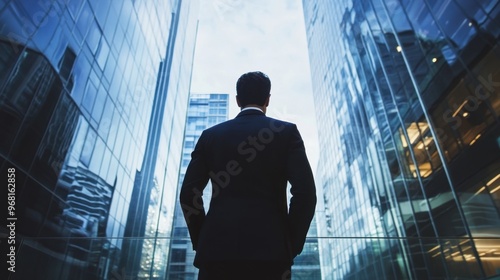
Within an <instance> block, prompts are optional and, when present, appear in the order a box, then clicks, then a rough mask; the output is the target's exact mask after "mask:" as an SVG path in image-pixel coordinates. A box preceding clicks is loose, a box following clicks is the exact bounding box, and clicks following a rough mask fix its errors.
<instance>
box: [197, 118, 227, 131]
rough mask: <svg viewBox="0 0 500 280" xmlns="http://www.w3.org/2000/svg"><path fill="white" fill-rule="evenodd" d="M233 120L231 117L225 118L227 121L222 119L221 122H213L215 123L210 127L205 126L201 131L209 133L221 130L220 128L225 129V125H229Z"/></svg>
mask: <svg viewBox="0 0 500 280" xmlns="http://www.w3.org/2000/svg"><path fill="white" fill-rule="evenodd" d="M233 121H234V120H233V119H231V120H227V121H223V122H221V123H218V124H215V125H213V126H211V127H209V128H207V129H205V130H204V131H203V133H208V134H210V133H212V132H214V131H218V130H221V129H226V128H227V127H229V126H231V124H232V122H233Z"/></svg>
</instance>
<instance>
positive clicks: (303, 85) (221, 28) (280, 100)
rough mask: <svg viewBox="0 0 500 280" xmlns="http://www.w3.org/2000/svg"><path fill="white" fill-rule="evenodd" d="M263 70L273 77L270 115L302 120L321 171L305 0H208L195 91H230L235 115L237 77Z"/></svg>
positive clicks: (309, 149)
mask: <svg viewBox="0 0 500 280" xmlns="http://www.w3.org/2000/svg"><path fill="white" fill-rule="evenodd" d="M250 71H262V72H264V73H266V74H267V75H268V76H269V78H270V79H271V101H270V104H269V107H268V109H267V115H268V116H270V117H274V118H278V119H282V120H285V121H289V122H293V123H296V124H297V126H298V128H299V131H300V133H301V134H302V138H303V139H304V142H305V145H306V151H307V155H308V157H309V161H310V163H311V166H312V168H313V171H315V170H316V165H317V161H318V154H319V148H318V141H317V129H316V119H315V116H314V104H313V99H312V88H311V77H310V72H309V59H308V53H307V42H306V35H305V27H304V18H303V13H302V3H301V1H300V0H272V1H269V0H252V1H245V0H203V1H201V9H200V21H199V26H198V38H197V42H196V52H195V61H194V69H193V79H192V84H191V90H192V92H197V93H229V95H230V107H229V117H230V118H234V117H235V116H236V115H237V114H238V112H239V108H238V107H237V106H236V101H235V96H236V81H237V80H238V78H239V77H240V76H241V74H243V73H246V72H250Z"/></svg>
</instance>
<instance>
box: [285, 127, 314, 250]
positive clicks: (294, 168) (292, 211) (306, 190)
mask: <svg viewBox="0 0 500 280" xmlns="http://www.w3.org/2000/svg"><path fill="white" fill-rule="evenodd" d="M287 178H288V181H289V182H290V184H291V186H292V187H291V189H290V193H291V195H292V197H291V199H290V207H289V211H288V222H289V226H290V232H291V237H292V240H291V241H292V251H293V252H292V253H293V256H296V255H298V254H300V252H302V249H303V247H304V243H305V240H306V235H307V231H308V230H309V226H310V224H311V221H312V219H313V217H314V211H315V208H316V186H315V183H314V177H313V173H312V170H311V166H310V165H309V161H308V159H307V155H306V151H305V148H304V142H303V141H302V137H301V136H300V133H299V131H298V130H297V126H296V125H293V127H292V132H291V138H290V142H289V148H288V159H287Z"/></svg>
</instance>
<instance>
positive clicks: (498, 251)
mask: <svg viewBox="0 0 500 280" xmlns="http://www.w3.org/2000/svg"><path fill="white" fill-rule="evenodd" d="M302 3H303V6H304V16H305V24H306V32H307V40H308V46H309V55H310V64H311V75H312V83H313V93H314V99H315V106H316V114H317V120H318V128H319V132H318V133H319V142H320V149H321V153H320V154H321V159H320V161H319V165H318V170H317V184H318V192H319V194H320V196H319V203H318V212H317V213H316V216H317V219H318V236H319V240H318V242H319V244H320V246H319V247H320V260H321V268H322V271H321V272H322V277H323V279H498V278H499V277H500V269H499V268H500V118H499V117H500V95H499V93H500V90H499V89H500V87H499V86H500V70H499V69H500V68H499V67H498V65H500V44H499V42H500V41H499V38H500V37H499V36H500V3H499V1H493V0H484V1H480V0H467V1H466V0H448V1H428V0H419V1H407V0H360V1H319V0H316V1H305V0H303V1H302ZM319 213H321V214H322V215H319Z"/></svg>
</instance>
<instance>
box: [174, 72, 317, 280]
mask: <svg viewBox="0 0 500 280" xmlns="http://www.w3.org/2000/svg"><path fill="white" fill-rule="evenodd" d="M270 91H271V81H270V80H269V78H268V77H267V76H266V75H265V74H264V73H262V72H249V73H246V74H243V75H242V76H241V77H240V78H239V79H238V82H237V83H236V94H237V95H236V101H237V103H238V106H239V107H240V108H241V112H240V113H239V114H238V116H236V118H234V119H232V120H229V121H227V122H224V123H221V124H218V125H216V126H213V127H211V128H209V129H207V130H205V131H203V133H202V134H201V136H200V139H199V140H198V143H197V144H196V147H195V149H194V151H193V152H192V154H191V162H190V163H189V166H188V168H187V171H186V175H185V177H184V181H183V184H182V189H181V194H180V201H181V205H182V209H183V213H184V218H185V219H186V223H187V225H188V229H189V234H190V237H191V242H192V244H193V249H194V250H196V257H195V261H194V265H195V266H196V267H198V268H199V269H200V270H199V278H198V279H201V280H205V279H216V280H224V279H231V280H241V279H252V280H264V279H280V280H281V279H290V278H291V265H292V264H293V258H294V257H295V256H296V255H298V254H300V252H301V251H302V248H303V246H304V242H305V238H306V234H307V231H308V229H309V225H310V223H311V220H312V218H313V215H314V209H315V206H316V188H315V185H314V179H313V174H312V171H311V167H310V165H309V162H308V160H307V156H306V153H305V149H304V143H303V141H302V138H301V136H300V134H299V131H298V130H297V127H296V125H295V124H292V123H288V122H284V121H280V120H276V119H273V118H269V117H267V116H266V115H265V113H266V109H267V106H268V105H269V98H270ZM209 179H210V180H211V182H212V198H211V201H210V207H209V211H208V213H207V214H206V215H205V209H204V207H203V201H202V198H201V196H202V193H203V189H204V188H205V186H206V185H207V182H208V180H209ZM287 181H288V182H290V184H291V189H290V193H291V195H292V197H291V200H290V207H289V209H288V207H287V195H286V189H287Z"/></svg>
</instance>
